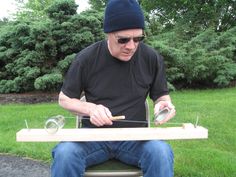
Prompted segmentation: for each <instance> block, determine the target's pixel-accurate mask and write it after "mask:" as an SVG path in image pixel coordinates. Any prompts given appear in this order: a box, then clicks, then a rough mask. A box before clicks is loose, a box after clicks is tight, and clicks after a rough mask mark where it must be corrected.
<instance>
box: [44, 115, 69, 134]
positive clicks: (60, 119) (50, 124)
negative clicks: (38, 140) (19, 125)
mask: <svg viewBox="0 0 236 177" xmlns="http://www.w3.org/2000/svg"><path fill="white" fill-rule="evenodd" d="M64 125H65V117H64V116H62V115H57V116H53V117H50V118H49V119H48V120H47V121H46V122H45V126H44V128H45V130H46V131H47V132H48V133H49V134H55V133H56V132H57V131H58V130H59V129H61V128H63V127H64Z"/></svg>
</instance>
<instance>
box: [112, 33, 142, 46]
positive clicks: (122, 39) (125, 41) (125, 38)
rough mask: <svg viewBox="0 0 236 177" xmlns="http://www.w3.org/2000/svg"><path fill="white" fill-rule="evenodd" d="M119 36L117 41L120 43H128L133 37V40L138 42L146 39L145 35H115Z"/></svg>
mask: <svg viewBox="0 0 236 177" xmlns="http://www.w3.org/2000/svg"><path fill="white" fill-rule="evenodd" d="M115 37H116V38H117V42H118V43H119V44H127V43H128V42H129V41H130V40H131V39H133V41H134V42H135V43H137V42H141V41H143V40H144V38H145V36H144V35H142V36H137V37H119V36H115Z"/></svg>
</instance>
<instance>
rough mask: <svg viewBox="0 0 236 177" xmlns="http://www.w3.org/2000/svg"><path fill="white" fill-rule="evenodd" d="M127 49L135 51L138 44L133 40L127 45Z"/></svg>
mask: <svg viewBox="0 0 236 177" xmlns="http://www.w3.org/2000/svg"><path fill="white" fill-rule="evenodd" d="M125 48H128V49H135V48H136V43H135V42H134V41H133V39H131V40H130V41H129V42H127V43H126V44H125Z"/></svg>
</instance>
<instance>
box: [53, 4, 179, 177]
mask: <svg viewBox="0 0 236 177" xmlns="http://www.w3.org/2000/svg"><path fill="white" fill-rule="evenodd" d="M104 32H105V33H106V34H107V40H103V41H99V42H97V43H95V44H93V45H91V46H89V47H87V48H86V49H84V50H82V51H81V52H80V53H78V54H77V56H76V59H75V60H74V61H73V63H72V65H71V67H70V69H69V71H68V73H67V76H66V78H65V81H64V84H63V87H62V89H61V92H60V94H59V104H60V105H61V106H62V107H63V108H65V109H67V110H69V111H71V112H74V113H76V114H80V115H83V116H84V117H87V118H86V119H83V120H82V124H83V127H91V128H92V127H114V128H115V127H145V126H147V124H146V123H145V114H146V113H145V100H146V97H147V96H148V94H149V96H150V98H151V99H152V100H153V101H154V104H155V107H154V112H155V114H157V113H158V111H159V110H160V109H163V108H165V107H167V108H169V109H171V110H172V111H171V113H170V114H169V115H168V116H167V117H166V118H165V119H164V120H162V121H160V122H158V123H159V124H163V123H165V122H167V121H168V120H169V119H171V118H172V117H173V116H174V115H175V109H174V106H173V105H172V104H171V99H170V96H169V95H168V89H167V83H166V78H165V69H164V63H163V58H162V57H161V56H160V55H159V54H158V53H157V52H156V51H154V50H153V49H151V48H150V47H148V46H147V45H145V44H144V43H142V40H143V39H144V16H143V13H142V10H141V9H140V6H139V5H138V3H137V2H136V0H110V1H108V4H107V7H106V10H105V16H104ZM82 92H84V93H85V96H86V100H87V101H86V102H82V101H80V100H79V99H80V96H81V93H82ZM117 115H125V117H126V120H129V122H125V121H124V122H122V121H114V122H112V120H111V117H112V116H117ZM132 121H133V122H132ZM138 121H140V122H138ZM52 155H53V159H54V161H53V164H52V176H53V177H82V176H83V174H84V171H85V169H86V168H87V167H88V166H91V165H95V164H99V163H102V162H104V161H107V160H109V159H111V158H116V159H118V160H120V161H122V162H123V163H127V164H130V165H135V166H138V167H140V168H141V169H142V171H143V174H144V177H154V176H155V177H170V176H173V153H172V150H171V147H170V146H169V145H168V144H167V143H165V142H164V141H158V140H156V141H118V142H117V141H111V142H62V143H59V144H58V145H57V146H56V147H55V148H54V150H53V152H52Z"/></svg>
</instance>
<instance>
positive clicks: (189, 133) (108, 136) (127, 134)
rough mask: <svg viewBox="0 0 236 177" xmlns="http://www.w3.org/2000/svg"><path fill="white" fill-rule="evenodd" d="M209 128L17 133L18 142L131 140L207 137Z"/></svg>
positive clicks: (36, 130) (66, 130)
mask: <svg viewBox="0 0 236 177" xmlns="http://www.w3.org/2000/svg"><path fill="white" fill-rule="evenodd" d="M206 138H208V130H207V129H206V128H204V127H201V126H197V127H194V126H193V125H192V124H183V127H167V128H90V129H88V128H81V129H60V130H58V132H56V133H55V134H48V133H47V132H46V131H45V130H44V129H22V130H20V131H19V132H17V133H16V140H17V141H18V142H57V141H130V140H178V139H206Z"/></svg>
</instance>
